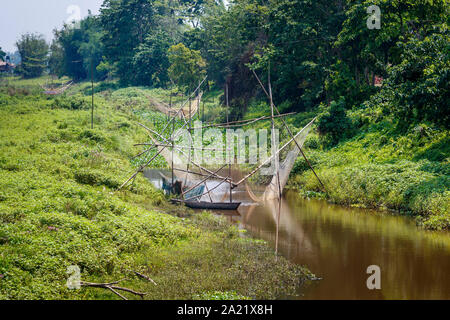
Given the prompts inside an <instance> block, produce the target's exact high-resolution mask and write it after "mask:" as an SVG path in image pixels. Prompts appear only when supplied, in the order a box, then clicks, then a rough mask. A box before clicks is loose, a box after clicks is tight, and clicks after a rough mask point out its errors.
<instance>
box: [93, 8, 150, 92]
mask: <svg viewBox="0 0 450 320" xmlns="http://www.w3.org/2000/svg"><path fill="white" fill-rule="evenodd" d="M100 11H101V15H100V19H101V24H102V26H103V29H104V31H105V33H104V34H103V37H102V41H103V44H104V45H105V56H106V57H107V59H108V61H109V62H111V63H113V64H115V65H116V67H117V74H118V75H119V77H120V80H121V82H122V83H124V84H127V83H131V82H132V81H133V78H134V71H133V68H132V63H133V56H134V53H135V49H136V48H137V47H138V46H139V45H141V44H142V43H143V42H144V41H145V39H146V37H147V35H148V34H149V32H150V30H151V27H152V25H154V22H155V8H154V5H153V1H152V0H105V2H104V3H103V5H102V7H101V9H100Z"/></svg>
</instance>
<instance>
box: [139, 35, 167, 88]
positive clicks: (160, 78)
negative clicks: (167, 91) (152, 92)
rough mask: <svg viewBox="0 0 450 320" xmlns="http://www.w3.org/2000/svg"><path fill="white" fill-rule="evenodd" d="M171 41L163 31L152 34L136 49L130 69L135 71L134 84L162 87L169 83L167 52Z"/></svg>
mask: <svg viewBox="0 0 450 320" xmlns="http://www.w3.org/2000/svg"><path fill="white" fill-rule="evenodd" d="M170 44H171V39H170V37H169V35H168V34H167V33H166V32H164V31H159V32H157V33H152V34H151V35H149V36H147V38H146V39H145V41H144V42H143V43H142V44H140V45H139V46H138V47H137V48H136V52H135V54H134V57H133V63H132V68H133V69H134V70H136V74H135V75H134V83H136V84H139V85H146V86H153V85H156V86H164V85H166V84H167V83H168V82H169V75H168V69H169V66H170V64H169V58H168V55H167V51H168V50H169V47H170Z"/></svg>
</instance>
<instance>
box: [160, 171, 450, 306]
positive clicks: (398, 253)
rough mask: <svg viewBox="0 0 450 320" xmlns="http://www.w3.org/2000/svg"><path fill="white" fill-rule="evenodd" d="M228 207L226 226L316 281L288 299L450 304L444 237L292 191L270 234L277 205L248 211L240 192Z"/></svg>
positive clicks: (449, 251) (449, 257)
mask: <svg viewBox="0 0 450 320" xmlns="http://www.w3.org/2000/svg"><path fill="white" fill-rule="evenodd" d="M151 180H152V182H153V183H155V185H158V182H157V179H151ZM219 192H220V191H219ZM221 192H222V194H225V193H226V190H222V191H221ZM216 198H217V199H219V198H221V195H220V194H218V195H216ZM216 201H218V200H216ZM234 201H243V204H242V205H241V207H240V208H239V212H226V213H225V212H224V214H226V216H227V217H228V219H229V220H230V221H232V222H234V223H237V224H238V225H239V227H240V228H241V229H246V230H247V231H248V233H249V234H250V235H252V236H253V237H257V238H260V239H264V240H266V241H268V243H269V244H270V245H272V246H273V247H274V249H275V247H278V251H279V253H280V254H282V255H283V256H285V257H286V258H287V259H289V260H290V261H292V262H294V263H297V264H300V265H304V266H306V267H307V268H308V269H309V270H311V272H313V273H314V274H315V275H316V276H317V277H319V278H321V280H318V281H314V282H313V283H312V284H311V285H310V286H308V287H307V288H304V289H302V291H301V292H299V293H298V295H297V296H294V297H287V298H289V299H450V274H449V272H450V235H449V233H442V232H431V231H424V230H421V229H420V228H418V227H417V226H416V225H415V222H414V220H413V219H411V218H407V217H403V216H398V215H393V214H390V213H382V212H378V211H373V210H363V209H353V208H346V207H342V206H337V205H331V204H329V203H327V202H326V201H319V200H305V199H303V198H301V197H299V196H298V195H297V194H296V193H295V192H293V191H290V192H286V195H285V197H284V198H283V201H282V206H281V215H280V218H279V225H278V228H277V221H278V214H277V212H278V202H277V201H275V202H272V203H266V204H265V205H254V204H251V203H250V202H249V201H248V199H247V198H246V197H245V195H244V193H243V192H240V193H239V192H237V193H236V194H235V195H234ZM277 231H278V232H277ZM277 233H278V236H277ZM277 244H278V245H277ZM370 265H377V266H379V267H380V270H381V289H380V290H377V289H374V290H369V289H368V288H367V285H366V281H367V278H368V277H369V276H370V275H369V274H367V267H368V266H370Z"/></svg>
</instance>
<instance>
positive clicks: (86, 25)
mask: <svg viewBox="0 0 450 320" xmlns="http://www.w3.org/2000/svg"><path fill="white" fill-rule="evenodd" d="M54 34H55V41H54V42H53V43H52V46H51V55H50V62H49V67H50V71H51V72H52V73H53V74H56V75H58V76H63V75H67V76H69V77H72V78H73V79H75V80H81V79H86V78H87V77H88V76H90V74H91V68H92V69H93V72H94V77H95V78H97V79H101V78H102V77H104V76H105V74H106V73H105V72H104V71H103V69H99V70H102V71H97V66H99V65H100V64H101V63H102V61H103V56H104V46H103V43H102V41H101V38H102V36H103V31H102V28H101V25H100V21H99V18H97V17H94V16H92V15H89V16H88V17H86V18H85V19H83V20H82V21H80V27H79V28H73V27H72V26H70V25H65V26H64V27H63V28H62V29H61V30H55V31H54Z"/></svg>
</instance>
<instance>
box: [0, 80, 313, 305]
mask: <svg viewBox="0 0 450 320" xmlns="http://www.w3.org/2000/svg"><path fill="white" fill-rule="evenodd" d="M40 82H41V83H43V82H44V80H43V79H38V80H33V81H22V80H12V81H11V80H10V81H9V83H8V84H5V83H3V84H2V85H1V87H0V151H1V152H0V220H1V223H0V299H116V298H118V297H117V296H116V295H114V294H113V293H112V292H110V291H108V290H104V289H96V288H86V287H83V288H81V289H80V290H69V289H68V288H67V287H66V281H67V278H68V274H67V273H66V272H67V268H68V267H69V266H71V265H77V266H79V267H80V268H81V278H82V281H86V282H112V281H115V280H120V279H126V280H125V281H124V282H121V283H120V285H121V286H123V287H129V288H133V289H134V290H137V291H142V292H146V293H147V295H146V296H145V298H146V299H192V298H201V299H208V298H243V297H248V298H258V299H261V298H269V299H271V298H276V297H278V296H281V295H285V294H293V293H294V292H296V290H297V289H298V288H299V286H300V285H301V284H302V283H304V281H306V279H307V278H308V275H309V273H308V271H307V270H306V269H304V268H301V267H299V266H295V265H293V264H291V263H289V262H287V261H286V260H285V259H283V258H280V259H278V262H277V263H275V257H274V253H273V250H271V249H270V248H269V247H268V245H267V244H265V243H264V242H261V241H256V240H252V239H249V238H246V237H242V234H241V233H242V232H240V231H239V230H237V228H236V227H234V226H230V225H229V224H228V223H226V222H225V221H224V220H222V219H220V218H217V217H215V216H213V215H211V214H208V213H203V214H192V213H191V212H190V211H188V210H186V209H184V208H180V207H174V206H171V205H169V204H168V203H167V200H166V199H165V198H164V196H163V194H162V193H161V192H159V191H157V190H155V189H154V188H153V187H152V186H151V184H150V183H149V182H148V181H147V180H145V179H144V178H143V177H141V176H139V177H138V178H137V179H136V182H135V183H134V185H133V186H132V187H130V188H128V189H126V190H123V191H120V192H117V191H115V190H116V189H117V187H118V186H120V184H121V183H122V182H123V181H125V180H126V178H127V177H128V176H129V175H130V173H131V172H132V171H133V170H134V168H133V166H132V164H131V162H130V159H131V157H132V156H133V155H134V154H135V152H136V150H135V149H134V148H133V143H136V142H140V141H144V140H145V139H146V136H145V132H144V131H143V130H141V129H140V128H139V127H138V126H136V121H137V120H138V118H137V116H136V115H135V113H133V112H132V109H133V105H130V104H129V103H127V99H124V101H123V103H111V101H112V99H111V94H114V92H115V89H114V90H113V89H111V88H108V86H105V90H101V91H102V92H103V93H102V94H98V95H97V97H96V110H95V128H94V129H90V110H89V96H86V95H85V94H88V93H89V92H88V91H87V90H88V89H87V87H88V86H87V85H85V84H83V85H78V86H76V87H75V88H73V89H71V91H70V92H71V93H70V95H67V96H63V97H46V96H43V95H42V94H41V93H40V91H41V90H40V88H39V86H38V84H39V83H40ZM97 88H98V90H99V91H100V89H99V87H97ZM116 94H118V93H117V92H116ZM130 99H131V98H130ZM114 101H119V99H115V100H114ZM133 271H138V272H140V273H143V274H146V275H148V276H149V277H151V278H152V279H153V280H154V281H155V282H156V283H157V286H155V285H154V284H153V283H151V282H148V281H145V280H144V279H141V278H138V277H136V276H135V275H134V273H133ZM125 295H127V297H128V298H130V299H131V298H136V297H135V296H132V295H129V294H128V293H125Z"/></svg>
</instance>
